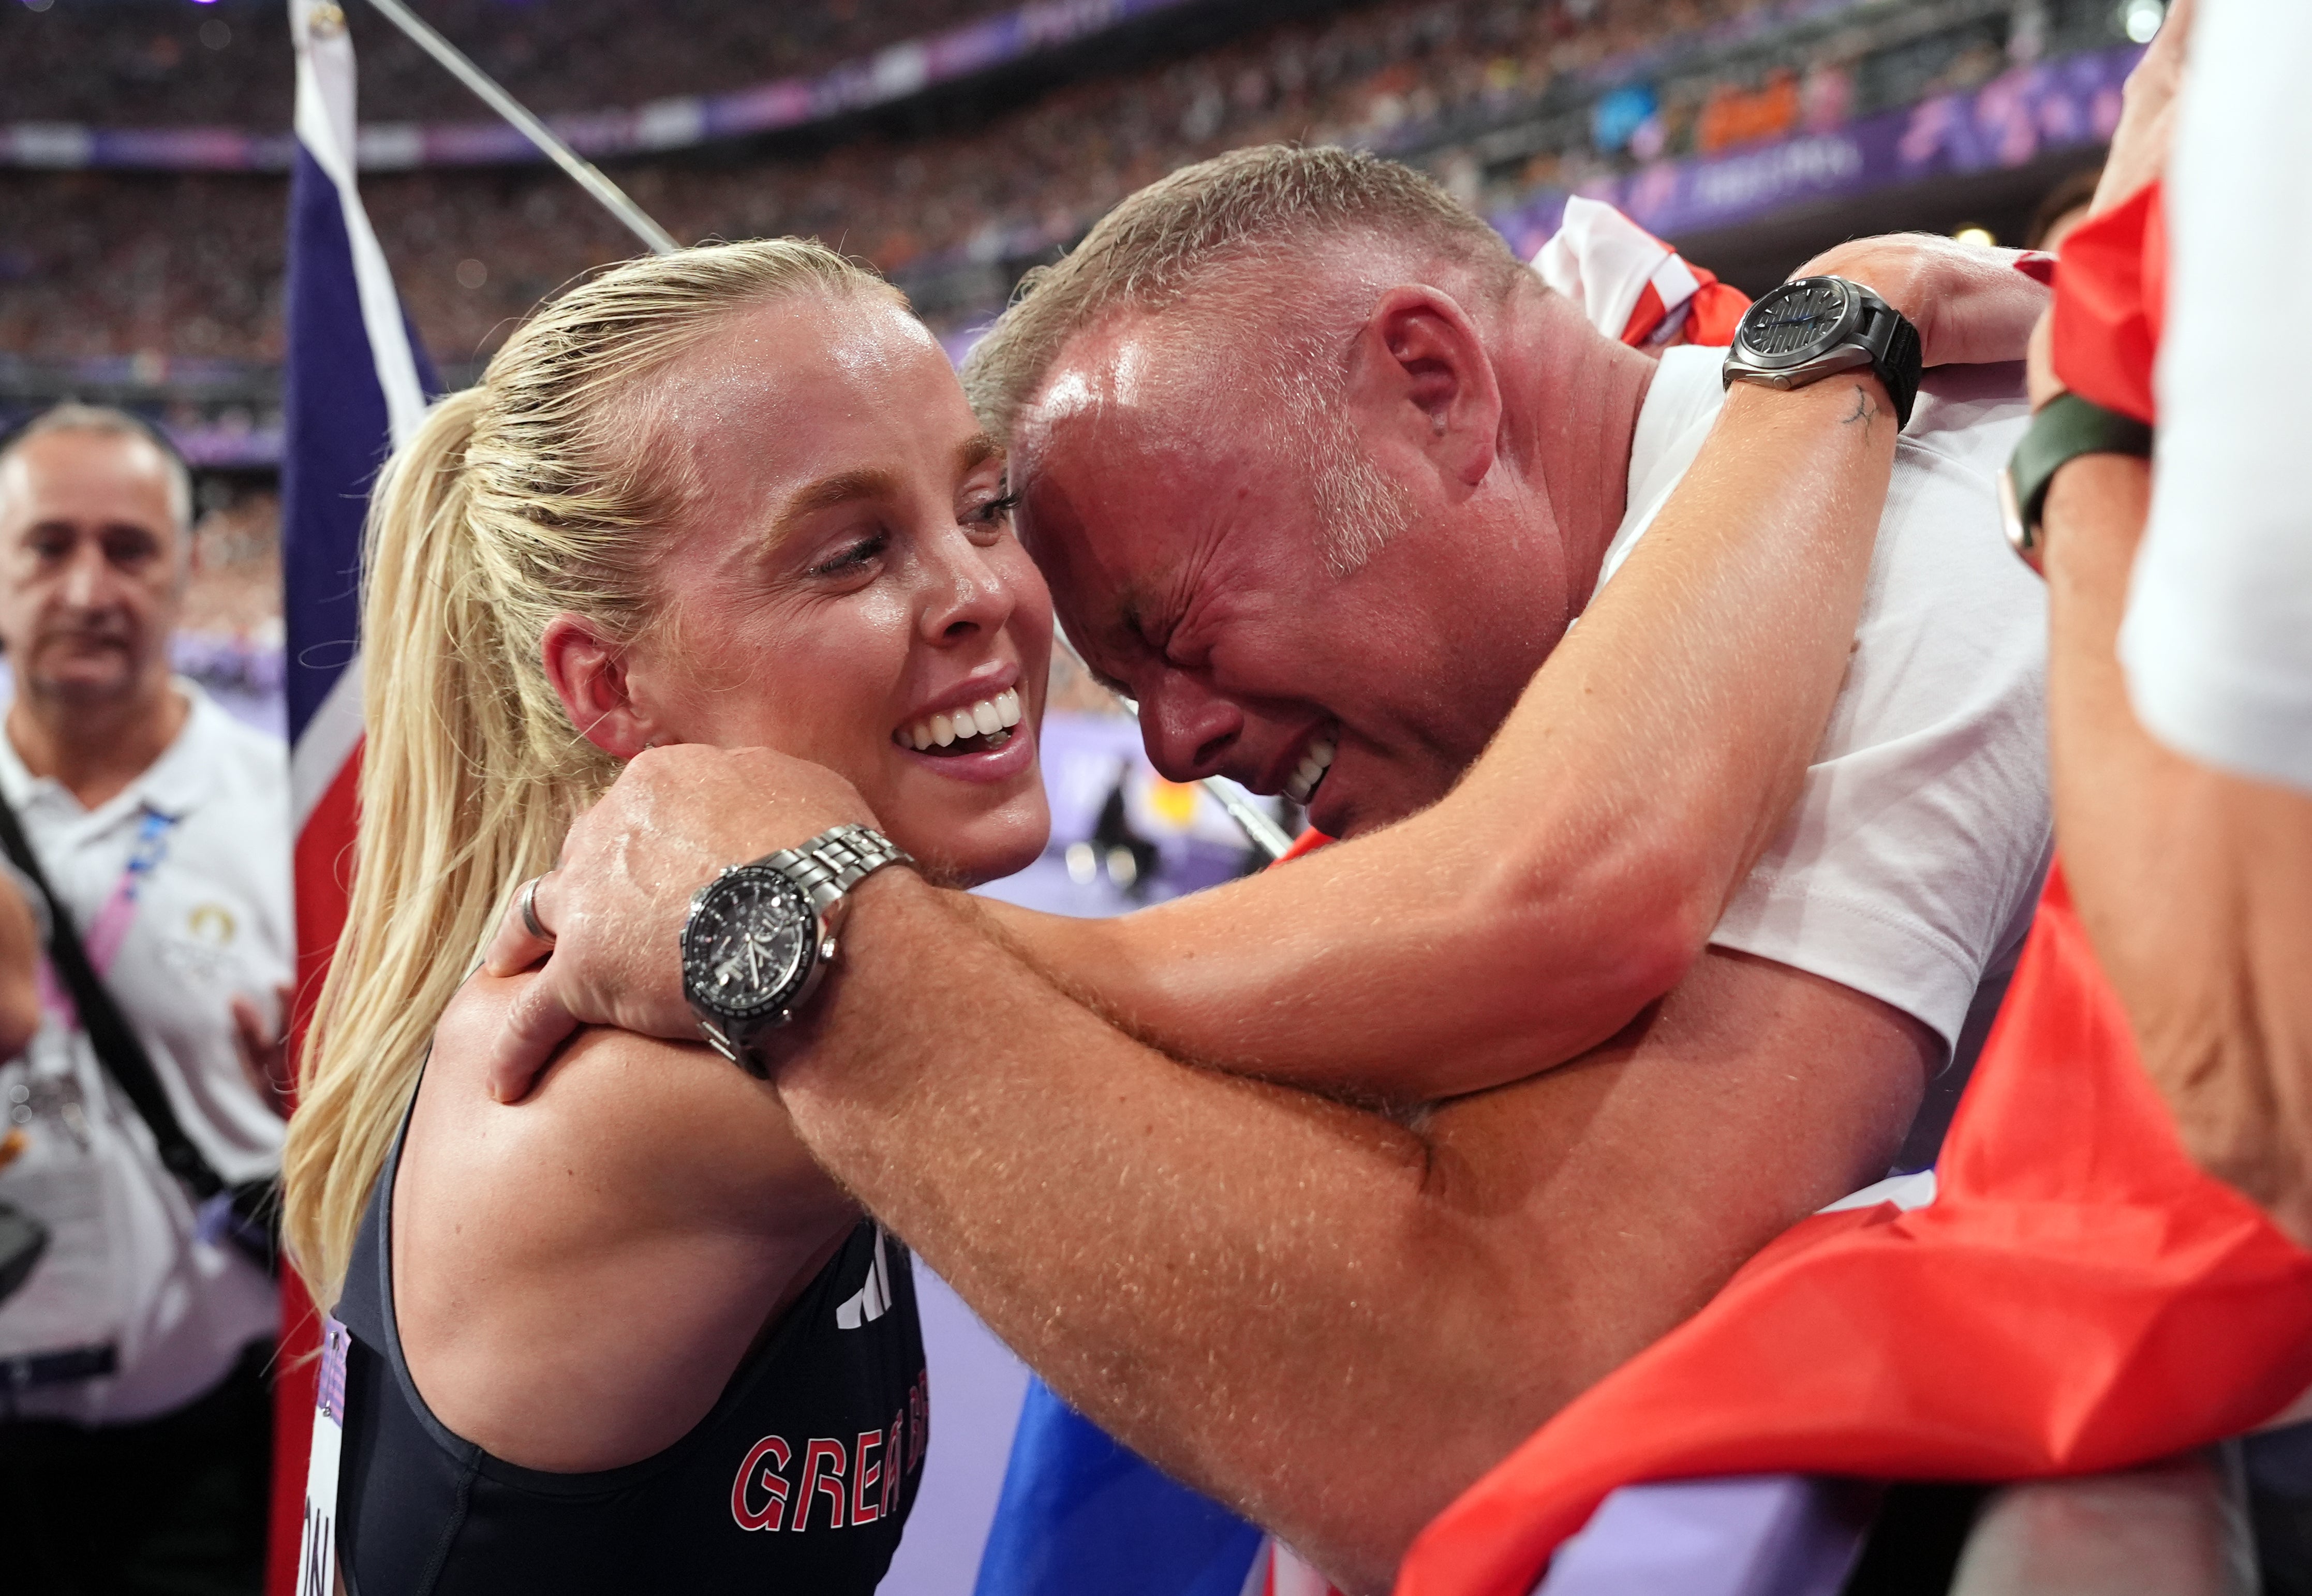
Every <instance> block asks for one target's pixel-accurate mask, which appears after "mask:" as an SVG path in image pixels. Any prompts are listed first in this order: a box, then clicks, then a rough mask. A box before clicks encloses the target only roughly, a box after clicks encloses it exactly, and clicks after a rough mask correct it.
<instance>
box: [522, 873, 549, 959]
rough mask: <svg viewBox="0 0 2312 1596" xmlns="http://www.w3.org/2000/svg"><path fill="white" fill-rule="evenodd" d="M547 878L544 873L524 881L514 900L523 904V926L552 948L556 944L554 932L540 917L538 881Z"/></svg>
mask: <svg viewBox="0 0 2312 1596" xmlns="http://www.w3.org/2000/svg"><path fill="white" fill-rule="evenodd" d="M545 879H546V878H545V877H544V876H542V875H534V876H532V877H530V879H529V880H528V881H524V882H522V884H521V891H520V892H518V893H516V894H515V895H514V901H515V902H516V903H517V904H520V905H521V928H522V929H523V930H524V931H527V932H529V933H530V935H532V936H534V937H536V938H537V939H538V940H539V941H540V942H542V943H545V944H546V945H547V947H549V948H550V947H552V946H553V945H554V933H552V932H551V931H548V930H547V928H546V926H545V925H544V924H543V923H541V922H540V921H539V917H538V883H539V882H540V881H544V880H545Z"/></svg>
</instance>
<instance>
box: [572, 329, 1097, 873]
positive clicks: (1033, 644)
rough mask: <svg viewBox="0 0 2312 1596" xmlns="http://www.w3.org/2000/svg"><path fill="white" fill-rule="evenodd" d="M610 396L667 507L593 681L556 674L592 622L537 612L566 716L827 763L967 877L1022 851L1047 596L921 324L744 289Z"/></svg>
mask: <svg viewBox="0 0 2312 1596" xmlns="http://www.w3.org/2000/svg"><path fill="white" fill-rule="evenodd" d="M626 416H627V417H630V418H631V421H632V423H633V430H634V436H635V440H636V445H635V446H637V447H640V448H644V449H647V450H649V451H651V452H652V454H653V455H654V456H655V458H654V459H653V460H652V461H651V464H652V469H660V470H664V471H667V472H670V473H671V474H672V480H674V481H675V482H676V483H678V484H679V485H680V488H681V491H680V493H679V495H678V496H679V500H680V503H681V506H682V507H681V509H680V511H679V513H678V516H677V524H676V525H675V526H674V527H673V529H672V535H671V537H670V539H669V540H668V542H667V545H666V548H665V549H664V551H663V552H662V554H661V556H660V557H659V558H658V560H657V561H656V563H655V566H654V568H653V571H652V585H653V587H654V588H655V590H656V592H657V593H658V595H659V600H658V603H659V615H658V618H657V621H656V624H653V625H652V626H651V627H647V628H646V629H645V630H644V633H643V635H642V636H640V637H638V638H636V639H635V640H634V641H633V642H632V643H631V644H629V645H626V647H625V648H624V649H623V650H617V649H611V650H604V651H600V656H601V657H600V662H599V664H598V666H597V668H596V672H595V674H596V676H598V677H599V678H600V680H594V681H593V682H592V685H591V687H589V686H588V685H587V684H586V683H585V682H582V681H580V680H578V678H580V677H583V676H585V675H586V671H585V669H584V662H585V660H586V658H587V656H588V653H589V650H588V648H587V646H586V644H585V641H584V638H585V635H586V634H587V633H588V632H590V631H591V628H589V627H587V626H586V624H585V623H584V622H582V621H578V620H575V619H574V618H566V617H565V618H562V619H559V620H557V621H556V623H555V625H554V626H553V627H549V628H548V631H547V637H546V640H545V647H546V654H547V669H548V671H549V673H550V674H552V675H554V676H555V678H556V685H557V686H558V687H560V688H562V691H563V697H564V700H565V704H567V705H568V706H569V707H570V709H571V710H572V713H573V718H574V721H575V722H576V723H578V724H579V725H580V726H581V727H582V728H584V729H585V730H586V732H587V734H588V735H589V736H590V737H591V739H592V740H593V741H595V742H597V743H598V744H600V746H602V747H604V748H606V749H608V750H609V751H610V752H612V753H614V754H617V755H620V756H622V757H629V758H630V757H632V755H633V754H634V753H635V752H638V751H639V750H640V749H642V748H643V747H646V746H649V745H650V744H652V743H670V742H705V743H714V744H716V745H718V746H721V747H725V748H745V747H767V748H772V749H776V750H779V751H780V752H782V753H786V754H791V755H793V756H795V757H797V758H799V759H810V760H812V761H814V762H815V763H818V764H821V765H825V766H827V767H828V768H830V769H832V770H834V771H835V772H836V774H838V775H840V776H844V777H845V778H846V779H847V780H849V781H850V782H851V784H852V785H854V786H855V787H857V788H858V789H859V792H860V794H861V795H862V796H863V797H864V798H865V799H866V800H867V802H868V804H869V805H870V806H871V808H872V809H873V810H874V811H875V813H876V815H877V817H878V818H879V819H880V820H881V822H882V824H883V827H884V829H886V830H887V831H888V832H889V835H890V836H891V837H892V839H893V840H894V841H896V842H898V844H899V845H900V846H902V847H905V848H906V849H907V850H908V851H909V852H910V853H913V854H915V855H917V856H918V857H919V858H921V859H923V860H924V862H925V863H926V864H930V865H932V866H933V867H934V868H936V869H941V870H944V871H946V872H949V873H952V874H954V875H956V876H958V877H960V878H963V879H966V880H969V881H985V880H990V879H993V878H994V877H995V876H999V875H1003V874H1008V873H1011V872H1012V871H1015V870H1019V869H1020V868H1022V867H1024V866H1025V865H1026V864H1028V863H1029V861H1030V860H1032V859H1034V858H1035V857H1036V855H1038V853H1040V852H1041V851H1042V849H1043V846H1044V843H1045V839H1046V837H1047V834H1048V832H1049V830H1050V826H1051V820H1050V815H1049V812H1048V811H1047V806H1046V803H1045V798H1044V785H1043V778H1042V774H1041V771H1040V769H1039V767H1038V761H1037V732H1038V726H1039V725H1040V723H1041V721H1042V716H1043V707H1044V689H1045V682H1046V671H1047V665H1048V663H1049V660H1050V655H1051V645H1052V608H1051V598H1050V595H1049V594H1048V593H1047V592H1046V591H1045V587H1044V581H1043V578H1042V577H1041V576H1040V575H1039V574H1038V572H1037V570H1036V567H1035V566H1034V564H1033V563H1032V562H1031V561H1030V560H1029V558H1028V556H1027V554H1026V553H1025V551H1023V550H1022V549H1021V548H1020V543H1019V540H1018V539H1016V538H1015V537H1013V536H1012V531H1011V504H1010V501H1009V500H1008V499H1007V498H1006V496H1005V493H1006V489H1005V486H1004V477H1003V452H1002V451H1001V450H999V449H997V448H996V447H995V445H994V443H993V442H992V441H991V440H990V439H988V438H987V437H986V436H985V434H983V433H982V432H981V431H980V428H979V425H978V423H977V421H976V419H975V418H974V417H973V416H972V414H971V409H970V407H969V406H968V404H967V403H966V402H965V400H964V397H963V390H962V387H961V385H960V384H959V383H958V381H956V378H955V373H954V372H953V370H952V369H951V368H950V366H949V364H948V361H947V357H946V355H945V354H944V353H943V352H942V351H941V348H940V346H939V345H938V343H937V342H936V341H935V340H934V339H933V338H932V336H931V334H930V333H929V332H928V331H927V330H925V329H924V326H923V324H922V323H920V322H918V321H917V320H915V318H914V317H912V316H910V315H908V314H907V313H906V311H904V310H902V309H900V308H899V306H898V305H897V304H896V303H892V302H891V301H889V300H888V299H886V298H884V297H882V296H881V295H880V294H803V295H799V296H796V297H793V298H790V299H785V300H782V301H779V302H776V303H772V304H768V305H766V306H763V307H761V308H758V309H754V310H749V311H742V312H740V313H739V314H737V315H736V316H734V317H732V318H731V320H730V321H729V322H728V323H727V324H725V325H724V326H723V327H722V328H720V329H717V330H716V332H715V333H714V335H713V336H712V337H710V338H708V339H707V340H706V341H705V343H704V344H703V345H702V346H700V347H698V348H696V349H694V350H692V351H690V352H689V353H688V354H687V355H684V356H683V357H682V358H680V359H679V360H678V361H676V362H675V363H673V364H671V365H670V366H669V367H668V368H667V369H666V370H664V371H663V372H661V373H659V374H658V375H657V376H655V377H654V378H653V379H652V381H650V382H649V383H648V384H647V385H646V386H645V388H644V390H643V391H642V392H641V393H640V394H639V395H638V396H637V398H636V399H635V402H634V404H633V406H632V408H629V409H627V410H626ZM573 636H577V637H578V639H579V641H578V642H577V643H576V644H575V645H574V644H573V642H572V638H573ZM614 700H615V701H616V703H615V704H614V702H613V701H614ZM621 706H622V707H621ZM918 743H921V744H923V745H924V746H921V747H918V746H917V745H918Z"/></svg>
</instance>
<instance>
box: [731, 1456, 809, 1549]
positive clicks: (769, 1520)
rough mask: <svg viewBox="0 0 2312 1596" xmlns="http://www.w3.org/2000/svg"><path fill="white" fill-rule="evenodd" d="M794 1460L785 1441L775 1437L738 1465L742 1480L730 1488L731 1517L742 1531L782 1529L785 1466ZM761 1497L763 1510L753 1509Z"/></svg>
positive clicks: (784, 1499) (798, 1526) (739, 1479)
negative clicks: (758, 1497)
mask: <svg viewBox="0 0 2312 1596" xmlns="http://www.w3.org/2000/svg"><path fill="white" fill-rule="evenodd" d="M793 1457H794V1454H793V1452H791V1451H788V1450H787V1443H785V1441H784V1440H783V1439H781V1438H780V1437H778V1436H776V1435H766V1436H764V1437H763V1438H762V1439H761V1440H760V1441H758V1442H757V1443H755V1444H754V1446H753V1447H752V1448H751V1449H749V1451H748V1453H747V1460H746V1461H745V1462H743V1463H741V1464H740V1465H739V1478H738V1479H737V1480H736V1481H735V1482H733V1483H732V1485H731V1517H732V1518H734V1519H736V1520H738V1521H739V1528H740V1529H741V1530H775V1529H777V1528H778V1527H779V1520H780V1518H781V1517H782V1516H784V1513H786V1506H787V1481H786V1466H787V1464H788V1463H789V1462H790V1461H792V1460H793ZM758 1493H759V1495H760V1497H761V1501H762V1505H761V1506H760V1507H757V1506H755V1505H754V1503H755V1501H756V1499H757V1496H758ZM796 1527H797V1528H798V1529H800V1528H801V1525H797V1526H796Z"/></svg>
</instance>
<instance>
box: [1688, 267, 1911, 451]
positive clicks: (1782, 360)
mask: <svg viewBox="0 0 2312 1596" xmlns="http://www.w3.org/2000/svg"><path fill="white" fill-rule="evenodd" d="M1858 366H1868V367H1870V370H1871V371H1872V372H1873V373H1875V374H1876V375H1877V376H1878V381H1881V382H1883V383H1885V384H1886V385H1887V398H1888V399H1892V400H1894V401H1895V424H1896V427H1897V428H1901V427H1905V426H1908V425H1911V406H1912V404H1913V402H1914V401H1915V400H1916V399H1917V398H1918V397H1919V377H1920V374H1921V373H1922V371H1923V369H1924V366H1923V364H1922V350H1921V347H1920V344H1919V329H1917V328H1915V327H1914V326H1912V325H1911V321H1910V318H1909V317H1907V316H1905V315H1904V314H1903V313H1902V312H1901V311H1897V310H1896V309H1895V307H1894V306H1892V305H1890V304H1888V303H1887V302H1886V301H1885V300H1883V299H1881V298H1879V297H1878V295H1877V294H1873V293H1872V292H1871V291H1870V289H1868V288H1865V287H1864V286H1863V285H1861V284H1860V283H1850V282H1848V281H1847V280H1846V279H1845V278H1844V277H1793V278H1791V280H1790V281H1789V282H1787V283H1784V284H1782V285H1779V286H1777V287H1774V288H1771V289H1769V290H1767V291H1766V293H1765V294H1764V295H1763V296H1762V297H1761V298H1760V299H1759V301H1758V303H1756V304H1754V305H1752V306H1751V307H1750V308H1749V309H1748V310H1747V311H1744V312H1743V315H1742V320H1741V322H1740V324H1739V325H1738V326H1737V327H1736V328H1735V329H1734V345H1733V347H1731V348H1730V349H1729V350H1727V351H1726V364H1725V366H1724V368H1723V375H1724V377H1725V381H1726V385H1727V386H1728V387H1732V386H1733V385H1734V384H1735V383H1737V382H1757V383H1762V384H1764V385H1765V386H1766V387H1768V388H1804V387H1806V386H1807V385H1808V384H1809V383H1813V382H1819V381H1822V380H1823V379H1824V378H1825V377H1828V376H1833V375H1835V374H1836V373H1840V372H1847V371H1852V370H1854V369H1855V368H1857V367H1858Z"/></svg>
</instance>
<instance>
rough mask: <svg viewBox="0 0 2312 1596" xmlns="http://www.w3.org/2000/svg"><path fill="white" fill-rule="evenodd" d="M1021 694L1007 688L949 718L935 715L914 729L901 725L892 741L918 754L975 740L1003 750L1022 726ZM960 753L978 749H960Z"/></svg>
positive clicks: (919, 723)
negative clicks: (1017, 728)
mask: <svg viewBox="0 0 2312 1596" xmlns="http://www.w3.org/2000/svg"><path fill="white" fill-rule="evenodd" d="M1019 723H1020V692H1019V689H1018V688H1006V689H1004V690H1003V692H1000V693H998V694H996V695H995V697H993V698H982V699H981V700H980V701H979V702H978V703H976V704H975V705H973V706H971V707H970V708H968V709H958V710H954V711H952V712H950V713H949V714H947V715H933V716H931V717H930V718H929V719H927V720H920V721H917V722H916V723H915V724H914V725H912V726H901V727H900V728H899V729H898V731H896V732H892V733H891V741H894V742H896V743H898V745H899V746H900V747H901V748H912V749H915V750H917V751H919V752H920V751H925V750H931V749H934V748H936V749H948V748H953V747H954V745H955V744H956V743H958V742H964V741H970V740H971V739H973V738H985V739H986V741H985V743H984V744H982V747H983V748H991V749H992V748H1001V747H1003V744H1004V743H1006V742H1008V741H1011V738H1010V736H1009V735H1008V733H1009V732H1010V731H1011V728H1012V727H1014V726H1016V725H1018V724H1019ZM956 751H957V752H959V753H967V752H976V751H979V750H967V749H958V750H956Z"/></svg>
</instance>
